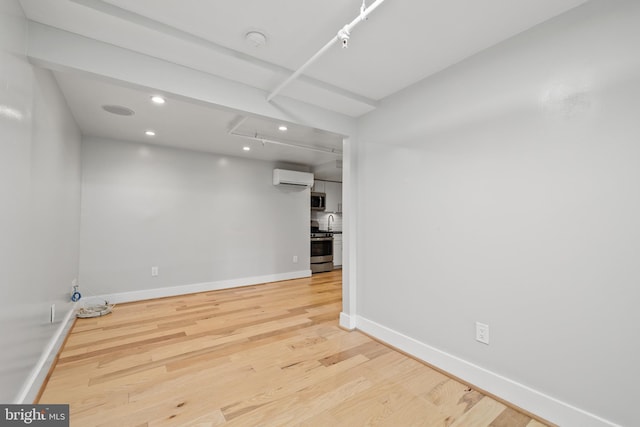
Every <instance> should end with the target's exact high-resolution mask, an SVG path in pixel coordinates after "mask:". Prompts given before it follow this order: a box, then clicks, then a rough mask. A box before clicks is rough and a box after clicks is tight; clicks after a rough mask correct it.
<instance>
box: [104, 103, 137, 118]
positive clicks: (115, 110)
mask: <svg viewBox="0 0 640 427" xmlns="http://www.w3.org/2000/svg"><path fill="white" fill-rule="evenodd" d="M102 109H103V110H104V111H106V112H107V113H111V114H115V115H117V116H133V115H134V114H135V113H136V112H135V111H133V110H132V109H131V108H127V107H124V106H122V105H103V106H102Z"/></svg>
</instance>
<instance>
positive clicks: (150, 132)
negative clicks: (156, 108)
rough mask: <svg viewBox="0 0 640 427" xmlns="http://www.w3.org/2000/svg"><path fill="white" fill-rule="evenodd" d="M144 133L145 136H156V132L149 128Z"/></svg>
mask: <svg viewBox="0 0 640 427" xmlns="http://www.w3.org/2000/svg"><path fill="white" fill-rule="evenodd" d="M144 134H145V135H147V136H156V132H155V131H153V130H151V129H149V130H147V131H145V132H144Z"/></svg>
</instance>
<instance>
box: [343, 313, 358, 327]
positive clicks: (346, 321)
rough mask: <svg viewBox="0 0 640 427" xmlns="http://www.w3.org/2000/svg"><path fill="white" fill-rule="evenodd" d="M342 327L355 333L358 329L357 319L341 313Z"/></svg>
mask: <svg viewBox="0 0 640 427" xmlns="http://www.w3.org/2000/svg"><path fill="white" fill-rule="evenodd" d="M340 327H342V328H344V329H346V330H348V331H353V330H354V329H355V328H356V317H355V316H349V315H348V314H346V313H344V312H341V313H340Z"/></svg>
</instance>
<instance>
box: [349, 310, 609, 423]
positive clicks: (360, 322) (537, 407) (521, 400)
mask: <svg viewBox="0 0 640 427" xmlns="http://www.w3.org/2000/svg"><path fill="white" fill-rule="evenodd" d="M348 317H349V316H346V315H345V318H348ZM353 317H355V316H353ZM351 319H352V318H349V319H345V321H347V320H351ZM353 320H356V321H355V325H354V326H355V327H356V328H357V329H359V330H361V331H362V332H365V333H367V334H369V335H371V336H372V337H374V338H376V339H378V340H380V341H383V342H385V343H387V344H389V345H392V346H393V347H396V348H398V349H399V350H402V351H404V352H406V353H407V354H410V355H412V356H414V357H416V358H417V359H420V360H422V361H424V362H426V363H428V364H430V365H433V366H435V367H437V368H438V369H442V370H443V371H445V372H448V373H450V374H451V375H453V376H455V377H458V378H461V379H464V381H466V382H468V383H469V384H473V385H474V386H475V387H478V388H480V389H482V390H485V391H487V392H489V393H491V394H493V395H495V396H498V397H500V398H501V399H504V400H506V401H507V402H510V403H512V404H514V405H516V406H518V407H520V408H522V409H524V410H526V411H529V412H531V413H532V414H536V415H538V416H540V417H542V418H544V419H546V420H548V421H551V422H552V423H555V424H558V425H560V426H580V427H604V426H606V427H621V426H620V425H618V424H615V423H613V422H611V421H608V420H606V419H604V418H601V417H599V416H597V415H595V414H592V413H590V412H587V411H584V410H582V409H580V408H576V407H575V406H572V405H570V404H568V403H565V402H563V401H561V400H558V399H556V398H554V397H551V396H549V395H546V394H544V393H542V392H540V391H537V390H534V389H532V388H530V387H528V386H526V385H524V384H520V383H518V382H516V381H513V380H511V379H509V378H506V377H504V376H502V375H500V374H497V373H495V372H492V371H489V370H487V369H485V368H482V367H480V366H478V365H475V364H473V363H471V362H468V361H466V360H463V359H461V358H459V357H456V356H454V355H451V354H448V353H446V352H444V351H442V350H438V349H437V348H434V347H431V346H429V345H427V344H424V343H422V342H420V341H418V340H415V339H413V338H411V337H408V336H406V335H403V334H401V333H400V332H397V331H394V330H393V329H389V328H387V327H385V326H382V325H380V324H378V323H376V322H374V321H371V320H369V319H366V318H363V317H361V316H357V319H353ZM342 322H343V320H342V314H341V315H340V325H342Z"/></svg>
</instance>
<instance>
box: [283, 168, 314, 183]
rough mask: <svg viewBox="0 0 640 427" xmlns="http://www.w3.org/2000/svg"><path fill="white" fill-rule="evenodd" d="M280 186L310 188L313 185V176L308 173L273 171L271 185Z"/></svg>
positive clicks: (284, 170)
mask: <svg viewBox="0 0 640 427" xmlns="http://www.w3.org/2000/svg"><path fill="white" fill-rule="evenodd" d="M282 184H287V185H299V186H302V187H311V186H312V185H313V174H312V173H309V172H297V171H289V170H286V169H274V170H273V185H282Z"/></svg>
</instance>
